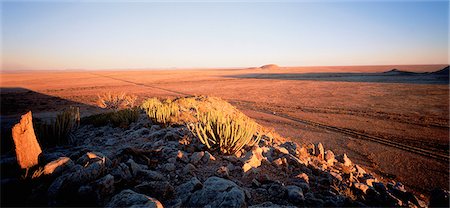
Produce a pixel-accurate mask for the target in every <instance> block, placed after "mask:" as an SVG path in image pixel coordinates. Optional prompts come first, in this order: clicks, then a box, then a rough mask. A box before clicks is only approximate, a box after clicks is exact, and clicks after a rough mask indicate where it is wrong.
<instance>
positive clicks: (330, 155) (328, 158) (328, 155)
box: [325, 150, 335, 166]
mask: <svg viewBox="0 0 450 208" xmlns="http://www.w3.org/2000/svg"><path fill="white" fill-rule="evenodd" d="M334 160H335V159H334V153H333V151H331V150H327V151H326V152H325V161H326V162H327V164H328V165H329V166H332V165H333V164H334Z"/></svg>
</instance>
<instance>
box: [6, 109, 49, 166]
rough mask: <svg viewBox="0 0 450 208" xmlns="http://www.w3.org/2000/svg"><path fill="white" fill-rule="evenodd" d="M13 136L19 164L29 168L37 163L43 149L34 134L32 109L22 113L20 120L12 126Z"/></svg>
mask: <svg viewBox="0 0 450 208" xmlns="http://www.w3.org/2000/svg"><path fill="white" fill-rule="evenodd" d="M12 136H13V140H14V145H15V150H16V156H17V162H18V163H19V166H20V167H21V168H23V169H28V168H31V167H33V166H35V165H37V164H38V157H39V154H41V152H42V150H41V147H40V146H39V143H38V141H37V140H36V135H35V134H34V129H33V118H32V115H31V111H29V112H28V113H26V114H25V115H22V117H21V119H20V122H19V123H18V124H16V125H15V126H14V127H13V128H12Z"/></svg>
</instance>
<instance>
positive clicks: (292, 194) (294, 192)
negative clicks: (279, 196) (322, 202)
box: [286, 185, 305, 205]
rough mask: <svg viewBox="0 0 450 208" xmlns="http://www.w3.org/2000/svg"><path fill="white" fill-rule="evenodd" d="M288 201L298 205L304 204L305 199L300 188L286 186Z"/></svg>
mask: <svg viewBox="0 0 450 208" xmlns="http://www.w3.org/2000/svg"><path fill="white" fill-rule="evenodd" d="M286 189H287V194H288V200H289V201H290V202H291V203H293V204H296V205H299V204H303V202H304V201H305V197H304V196H303V191H302V189H301V188H299V187H298V186H292V185H291V186H286Z"/></svg>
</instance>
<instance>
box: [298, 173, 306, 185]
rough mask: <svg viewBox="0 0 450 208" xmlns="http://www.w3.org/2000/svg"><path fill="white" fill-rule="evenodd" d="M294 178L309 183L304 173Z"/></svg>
mask: <svg viewBox="0 0 450 208" xmlns="http://www.w3.org/2000/svg"><path fill="white" fill-rule="evenodd" d="M295 178H296V179H300V180H303V181H304V182H306V183H309V176H308V175H306V174H305V173H300V174H298V175H296V176H295Z"/></svg>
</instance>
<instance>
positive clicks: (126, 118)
mask: <svg viewBox="0 0 450 208" xmlns="http://www.w3.org/2000/svg"><path fill="white" fill-rule="evenodd" d="M139 113H140V112H139V109H138V108H127V109H123V110H119V111H114V112H108V113H101V114H96V115H91V116H88V117H84V118H83V119H82V123H83V124H91V125H94V126H96V127H99V126H106V125H108V124H112V125H113V126H116V127H120V128H124V129H125V128H128V127H129V126H130V124H131V123H133V122H136V121H137V120H138V119H139Z"/></svg>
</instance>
